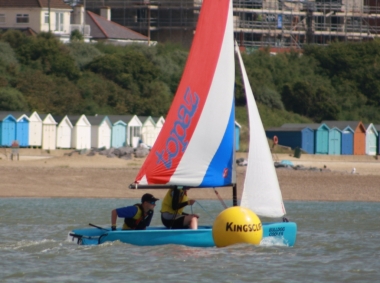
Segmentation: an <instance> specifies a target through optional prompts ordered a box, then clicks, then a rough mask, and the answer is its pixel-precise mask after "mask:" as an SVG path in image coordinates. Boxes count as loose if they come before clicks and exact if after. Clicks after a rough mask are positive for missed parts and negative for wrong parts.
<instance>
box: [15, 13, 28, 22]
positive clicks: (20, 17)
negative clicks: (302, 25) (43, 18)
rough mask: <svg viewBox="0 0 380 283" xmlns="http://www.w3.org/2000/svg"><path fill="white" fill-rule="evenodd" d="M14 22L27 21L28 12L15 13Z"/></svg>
mask: <svg viewBox="0 0 380 283" xmlns="http://www.w3.org/2000/svg"><path fill="white" fill-rule="evenodd" d="M16 23H18V24H25V23H29V15H28V14H17V15H16Z"/></svg>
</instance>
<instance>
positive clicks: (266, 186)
mask: <svg viewBox="0 0 380 283" xmlns="http://www.w3.org/2000/svg"><path fill="white" fill-rule="evenodd" d="M236 53H237V55H238V59H239V65H240V69H241V73H242V77H243V84H244V88H245V93H246V99H247V109H248V118H249V132H250V139H249V153H248V165H247V169H246V176H245V180H244V187H243V194H242V198H241V203H240V205H241V206H243V207H247V208H249V209H251V210H252V211H254V212H255V213H256V214H258V215H260V216H265V217H281V216H283V215H284V214H286V211H285V207H284V204H283V201H282V194H281V190H280V185H279V183H278V179H277V174H276V170H275V167H274V164H273V159H272V154H271V152H270V149H269V145H268V141H267V138H266V135H265V130H264V126H263V123H262V121H261V118H260V114H259V111H258V108H257V105H256V102H255V99H254V96H253V92H252V88H251V85H250V83H249V80H248V76H247V72H246V70H245V67H244V63H243V60H242V58H241V54H240V51H239V48H238V46H237V45H236Z"/></svg>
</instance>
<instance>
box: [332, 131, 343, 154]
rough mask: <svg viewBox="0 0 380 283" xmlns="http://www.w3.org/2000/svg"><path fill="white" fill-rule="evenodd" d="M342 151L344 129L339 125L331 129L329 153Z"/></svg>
mask: <svg viewBox="0 0 380 283" xmlns="http://www.w3.org/2000/svg"><path fill="white" fill-rule="evenodd" d="M341 152H342V131H341V130H340V129H338V128H337V127H333V128H330V130H329V154H330V155H340V154H341Z"/></svg>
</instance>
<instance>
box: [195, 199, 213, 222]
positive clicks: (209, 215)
mask: <svg viewBox="0 0 380 283" xmlns="http://www.w3.org/2000/svg"><path fill="white" fill-rule="evenodd" d="M195 203H197V204H199V206H200V207H201V208H202V209H203V211H204V212H206V214H207V215H208V217H210V218H211V219H214V218H213V217H212V216H211V214H210V212H208V211H207V210H206V209H204V207H203V206H202V205H201V204H200V203H199V201H196V202H195Z"/></svg>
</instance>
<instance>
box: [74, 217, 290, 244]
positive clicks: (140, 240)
mask: <svg viewBox="0 0 380 283" xmlns="http://www.w3.org/2000/svg"><path fill="white" fill-rule="evenodd" d="M69 235H70V237H71V240H72V241H75V242H76V243H78V244H80V245H99V244H103V243H105V242H113V241H120V242H123V243H127V244H132V245H137V246H157V245H169V244H171V245H184V246H190V247H214V246H215V244H214V240H213V237H212V227H210V226H200V227H199V229H198V230H190V229H179V230H171V229H166V228H165V227H149V228H148V229H147V230H116V231H106V230H102V229H98V228H86V229H75V230H73V231H71V232H70V233H69ZM296 235H297V224H296V223H294V222H277V223H263V238H266V237H273V239H275V240H281V241H282V242H283V243H284V244H286V245H288V246H290V247H292V246H294V244H295V242H296Z"/></svg>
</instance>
